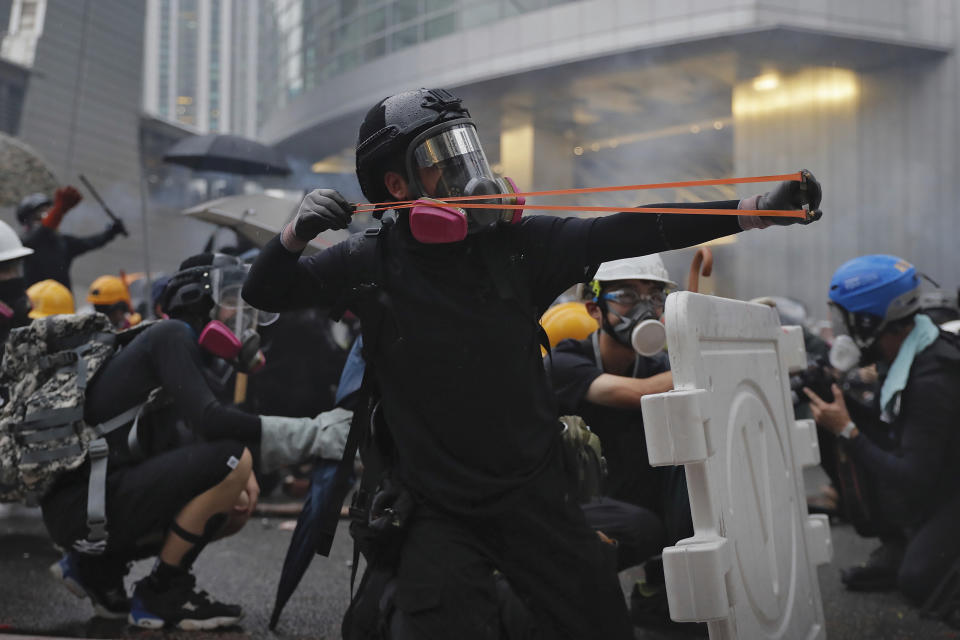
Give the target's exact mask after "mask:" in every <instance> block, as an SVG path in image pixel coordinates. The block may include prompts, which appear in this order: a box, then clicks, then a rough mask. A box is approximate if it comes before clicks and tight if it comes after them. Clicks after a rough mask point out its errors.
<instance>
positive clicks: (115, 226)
mask: <svg viewBox="0 0 960 640" xmlns="http://www.w3.org/2000/svg"><path fill="white" fill-rule="evenodd" d="M107 231H109V232H110V237H111V238H115V237H117V236H118V235H120V234H123V235H125V236H126V235H129V234H128V233H127V226H126V225H125V224H123V220H114V221H113V222H112V223H111V224H110V226H109V227H107Z"/></svg>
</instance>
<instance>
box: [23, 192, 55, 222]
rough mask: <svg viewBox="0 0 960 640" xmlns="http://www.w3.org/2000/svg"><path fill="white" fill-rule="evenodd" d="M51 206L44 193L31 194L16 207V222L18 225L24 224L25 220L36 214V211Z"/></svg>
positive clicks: (48, 198) (51, 201)
mask: <svg viewBox="0 0 960 640" xmlns="http://www.w3.org/2000/svg"><path fill="white" fill-rule="evenodd" d="M52 204H53V200H51V199H50V196H48V195H47V194H45V193H31V194H30V195H28V196H27V197H25V198H24V199H23V200H21V201H20V204H18V205H17V221H19V222H20V224H26V222H27V219H28V218H29V217H30V216H32V215H33V214H34V213H36V212H37V210H38V209H46V208H47V207H49V206H50V205H52Z"/></svg>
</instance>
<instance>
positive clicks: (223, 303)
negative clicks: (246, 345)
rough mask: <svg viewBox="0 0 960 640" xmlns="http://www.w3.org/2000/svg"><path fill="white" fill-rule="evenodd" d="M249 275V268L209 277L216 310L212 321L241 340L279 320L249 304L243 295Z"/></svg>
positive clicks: (220, 271)
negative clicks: (242, 291) (244, 284)
mask: <svg viewBox="0 0 960 640" xmlns="http://www.w3.org/2000/svg"><path fill="white" fill-rule="evenodd" d="M249 271H250V266H249V265H237V266H230V267H225V268H222V269H217V270H215V271H213V272H212V273H211V274H210V285H211V295H212V297H213V303H214V304H213V310H212V311H211V312H210V317H211V319H213V320H219V321H220V322H222V323H223V324H225V325H227V326H228V327H229V328H230V330H231V331H233V333H234V335H236V336H237V337H242V336H243V334H244V333H245V332H247V331H256V330H257V327H263V326H267V325H269V324H272V323H273V322H276V320H277V318H279V317H280V315H279V314H277V313H270V312H267V311H260V310H259V309H256V308H255V307H252V306H250V305H249V304H247V303H246V302H245V301H244V299H243V297H242V296H241V295H240V291H241V290H242V289H243V283H244V281H245V280H246V278H247V273H248V272H249Z"/></svg>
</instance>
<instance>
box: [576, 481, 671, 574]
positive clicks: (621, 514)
mask: <svg viewBox="0 0 960 640" xmlns="http://www.w3.org/2000/svg"><path fill="white" fill-rule="evenodd" d="M580 508H581V509H583V515H584V517H586V519H587V524H588V525H589V526H590V528H591V529H593V530H595V531H602V532H603V533H604V534H606V535H607V536H609V537H611V538H613V539H614V540H616V541H617V571H623V570H624V569H628V568H630V567H634V566H637V565H639V564H640V563H641V562H643V561H644V560H646V559H647V558H649V557H650V556H654V555H657V554H659V553H660V552H661V551H662V550H663V547H664V546H666V544H665V543H666V531H665V529H664V526H663V521H662V520H661V518H660V516H658V515H657V514H656V513H654V512H653V511H651V510H650V509H647V508H645V507H639V506H637V505H633V504H630V503H628V502H621V501H620V500H614V499H613V498H596V499H594V500H591V501H590V502H588V503H586V504H582V505H580Z"/></svg>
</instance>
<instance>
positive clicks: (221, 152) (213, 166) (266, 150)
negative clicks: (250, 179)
mask: <svg viewBox="0 0 960 640" xmlns="http://www.w3.org/2000/svg"><path fill="white" fill-rule="evenodd" d="M163 159H164V161H165V162H170V163H172V164H180V165H183V166H185V167H190V168H191V169H194V170H196V171H220V172H223V173H234V174H242V175H248V176H268V175H269V176H285V175H289V174H290V166H289V165H288V164H287V161H286V159H285V158H284V157H283V154H281V153H280V152H279V151H277V150H276V149H274V148H272V147H268V146H267V145H265V144H261V143H259V142H257V141H256V140H249V139H247V138H241V137H240V136H231V135H226V134H209V135H205V136H194V137H192V138H184V139H183V140H181V141H179V142H177V143H176V144H175V145H173V146H172V147H170V149H169V150H168V151H167V153H166V154H164V156H163Z"/></svg>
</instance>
